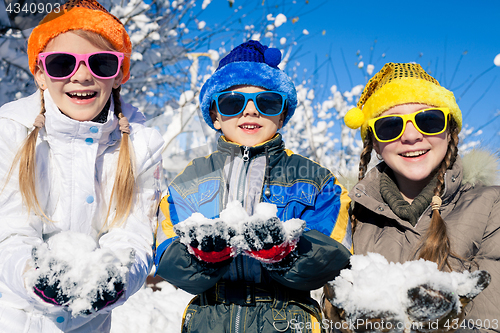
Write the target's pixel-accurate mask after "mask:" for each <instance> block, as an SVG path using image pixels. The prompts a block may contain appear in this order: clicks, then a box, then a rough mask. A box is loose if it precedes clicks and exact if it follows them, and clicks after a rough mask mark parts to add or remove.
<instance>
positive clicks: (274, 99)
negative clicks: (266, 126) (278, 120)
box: [256, 92, 283, 116]
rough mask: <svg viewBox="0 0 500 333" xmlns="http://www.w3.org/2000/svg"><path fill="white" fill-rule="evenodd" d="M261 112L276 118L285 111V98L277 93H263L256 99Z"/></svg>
mask: <svg viewBox="0 0 500 333" xmlns="http://www.w3.org/2000/svg"><path fill="white" fill-rule="evenodd" d="M256 100H257V107H258V108H259V111H260V112H262V113H263V114H265V115H268V116H275V115H278V114H280V113H281V111H283V97H282V96H281V95H280V94H277V93H275V92H263V93H261V94H258V95H257V97H256Z"/></svg>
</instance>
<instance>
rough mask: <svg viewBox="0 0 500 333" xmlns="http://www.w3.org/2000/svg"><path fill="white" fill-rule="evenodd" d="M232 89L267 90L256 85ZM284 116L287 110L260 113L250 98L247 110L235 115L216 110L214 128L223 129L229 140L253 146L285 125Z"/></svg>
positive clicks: (268, 137)
mask: <svg viewBox="0 0 500 333" xmlns="http://www.w3.org/2000/svg"><path fill="white" fill-rule="evenodd" d="M230 91H240V92H245V93H254V92H259V91H266V90H265V89H262V88H259V87H254V86H236V87H233V88H232V89H230ZM215 112H216V110H215ZM284 118H285V112H283V113H282V114H280V115H278V116H272V117H270V116H265V115H262V114H260V113H259V111H258V110H257V109H256V108H255V104H254V102H253V101H252V100H249V101H248V103H247V105H246V107H245V110H243V112H242V113H240V114H239V115H237V116H235V117H226V116H222V115H221V114H220V113H218V112H216V114H215V119H214V128H215V129H217V130H221V131H222V133H223V134H224V136H225V137H226V139H227V140H229V141H231V142H234V143H237V144H240V145H243V146H248V147H252V146H255V145H258V144H260V143H263V142H266V141H268V140H270V139H271V138H272V137H273V136H274V135H275V134H276V132H277V131H278V130H279V129H280V128H281V127H282V126H283V119H284Z"/></svg>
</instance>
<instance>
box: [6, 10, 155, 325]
mask: <svg viewBox="0 0 500 333" xmlns="http://www.w3.org/2000/svg"><path fill="white" fill-rule="evenodd" d="M130 52H131V43H130V40H129V36H128V35H127V32H126V31H125V28H124V26H123V25H122V24H121V23H120V21H119V20H118V19H117V18H116V17H114V16H113V15H111V14H110V13H108V12H107V11H106V10H105V9H104V8H103V7H102V6H101V5H100V4H99V3H97V2H95V1H94V0H81V1H79V0H76V1H70V2H68V3H66V4H65V5H64V6H63V7H61V11H60V12H59V13H55V12H52V13H49V14H48V15H47V16H46V17H45V18H44V20H42V22H41V23H40V24H39V25H38V26H37V27H35V29H34V30H33V32H32V33H31V35H30V38H29V41H28V56H29V68H30V70H31V72H32V73H33V75H34V77H35V80H36V83H37V85H38V87H39V88H40V90H39V91H38V92H36V93H35V94H33V95H31V96H29V97H27V98H23V99H20V100H18V101H15V102H11V103H8V104H6V105H4V106H3V107H2V108H1V109H0V128H2V131H1V133H0V156H2V158H1V159H0V177H1V178H2V182H3V184H2V185H1V187H2V192H1V196H0V215H1V223H0V258H1V259H0V272H1V273H0V323H1V326H2V329H1V330H2V331H3V332H109V330H110V324H111V309H112V308H114V307H116V306H117V305H119V304H122V303H123V302H124V301H125V300H126V299H127V298H128V297H129V296H130V295H132V294H133V293H135V292H136V291H137V290H138V289H139V288H140V287H141V286H142V285H143V283H144V281H145V279H146V277H147V275H148V273H149V271H150V267H151V265H152V263H153V251H152V245H153V229H152V227H153V223H154V218H155V215H156V211H157V209H156V207H157V204H158V203H159V198H160V196H159V193H160V190H159V185H158V184H159V181H160V175H161V147H162V145H163V140H162V138H161V136H160V135H159V133H157V132H156V131H155V130H153V129H150V128H146V127H145V126H144V125H143V123H144V121H145V118H144V116H143V114H142V113H140V112H139V111H138V110H137V109H136V108H134V107H132V106H131V105H129V104H125V103H124V102H123V101H122V100H121V98H120V93H119V92H120V87H121V84H122V83H125V82H126V81H127V80H128V78H129V76H130ZM61 232H73V233H79V234H81V235H86V237H92V238H93V239H95V241H97V242H98V246H99V248H100V250H106V251H107V252H106V253H108V258H107V259H109V260H110V261H113V260H114V259H112V258H111V259H110V258H109V256H111V257H116V258H119V257H122V256H128V255H129V254H130V253H133V254H135V256H134V257H132V259H131V260H130V267H129V268H128V269H127V270H126V271H125V272H126V273H125V274H126V279H118V278H117V277H118V275H117V274H116V272H117V271H116V268H114V267H113V266H106V267H104V269H105V271H106V270H107V271H108V272H109V277H108V278H107V282H108V283H109V285H110V286H109V288H108V289H107V291H104V292H102V294H100V295H99V296H98V297H97V299H93V300H91V301H92V302H91V308H89V309H87V310H86V311H84V313H82V315H78V316H72V313H71V312H69V310H68V304H72V302H74V301H76V300H75V299H73V298H72V297H71V296H69V294H68V293H69V292H70V291H72V290H63V288H61V283H62V281H61V279H60V278H58V276H59V275H58V274H62V273H64V269H62V270H61V271H55V268H54V269H52V268H53V267H56V266H57V265H58V263H57V262H55V261H53V262H50V264H49V265H48V266H50V267H42V266H40V265H39V264H40V263H41V262H42V260H41V259H45V258H40V257H38V256H37V249H40V248H41V246H43V244H45V243H44V242H45V241H47V242H48V241H50V239H51V237H52V236H54V235H60V233H61ZM54 238H55V237H54ZM32 249H33V258H32ZM68 250H73V249H68ZM63 251H64V250H63ZM76 264H78V263H76ZM95 265H96V266H98V265H104V263H103V262H101V261H100V262H95ZM42 270H46V271H51V270H53V272H52V273H51V274H49V275H47V276H45V277H40V278H39V279H38V280H37V281H36V284H35V285H34V286H31V285H30V284H29V283H28V281H27V280H26V279H25V277H26V276H28V275H33V274H36V272H37V271H42ZM127 272H128V273H127ZM86 273H88V274H90V273H91V272H86ZM81 278H82V279H83V278H84V277H81ZM78 283H79V281H77V282H75V288H76V286H79V287H81V286H80V285H79V284H78ZM87 287H89V288H92V286H87ZM49 303H50V304H49Z"/></svg>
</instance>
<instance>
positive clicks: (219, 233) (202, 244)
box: [174, 219, 236, 263]
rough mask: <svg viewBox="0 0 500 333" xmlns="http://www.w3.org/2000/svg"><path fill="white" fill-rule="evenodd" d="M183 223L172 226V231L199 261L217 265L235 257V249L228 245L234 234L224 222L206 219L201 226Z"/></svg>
mask: <svg viewBox="0 0 500 333" xmlns="http://www.w3.org/2000/svg"><path fill="white" fill-rule="evenodd" d="M185 222H187V221H185ZM185 222H181V223H179V224H177V225H176V226H174V231H175V233H176V234H177V235H178V236H179V238H180V242H181V243H183V244H184V245H186V246H187V248H188V251H189V253H191V254H192V255H194V256H195V257H196V258H198V259H199V260H202V261H205V262H210V263H217V262H222V261H225V260H227V259H229V258H231V257H233V256H235V255H236V249H235V248H233V247H232V246H231V245H230V239H231V238H232V237H234V236H235V234H236V232H235V230H233V229H232V228H230V227H229V226H228V225H227V224H226V223H225V222H224V221H222V220H218V221H214V220H208V219H207V220H206V221H205V222H206V223H203V224H196V223H185Z"/></svg>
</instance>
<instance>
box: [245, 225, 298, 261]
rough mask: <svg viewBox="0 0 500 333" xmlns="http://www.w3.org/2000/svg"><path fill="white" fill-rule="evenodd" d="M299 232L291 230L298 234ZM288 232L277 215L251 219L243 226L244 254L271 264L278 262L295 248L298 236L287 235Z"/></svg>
mask: <svg viewBox="0 0 500 333" xmlns="http://www.w3.org/2000/svg"><path fill="white" fill-rule="evenodd" d="M303 228H304V224H302V225H301V226H300V232H297V230H292V233H296V234H297V235H299V236H300V233H301V231H302V229H303ZM289 233H290V232H287V230H285V228H284V225H283V222H281V221H280V220H279V218H277V217H272V218H270V219H268V220H265V221H262V220H253V221H252V220H251V221H249V222H246V223H245V224H244V226H243V237H244V239H245V242H246V244H247V249H246V250H245V254H247V255H249V256H250V257H253V258H255V259H257V260H259V261H261V262H263V263H266V264H271V263H277V262H280V261H281V260H282V259H283V258H285V257H286V256H287V255H288V254H290V252H292V251H293V250H294V249H295V246H296V245H297V242H298V240H299V237H298V236H297V237H288V236H289Z"/></svg>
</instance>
